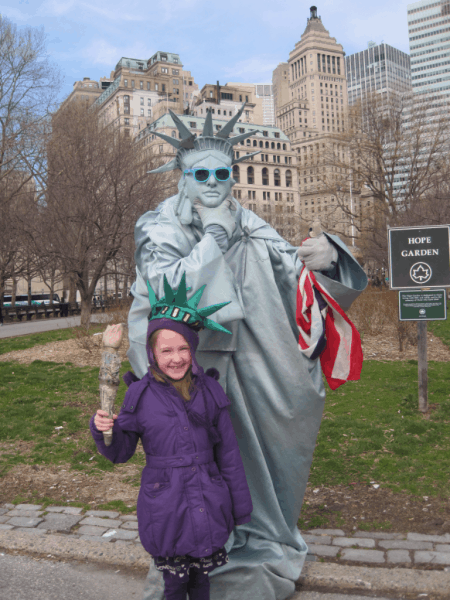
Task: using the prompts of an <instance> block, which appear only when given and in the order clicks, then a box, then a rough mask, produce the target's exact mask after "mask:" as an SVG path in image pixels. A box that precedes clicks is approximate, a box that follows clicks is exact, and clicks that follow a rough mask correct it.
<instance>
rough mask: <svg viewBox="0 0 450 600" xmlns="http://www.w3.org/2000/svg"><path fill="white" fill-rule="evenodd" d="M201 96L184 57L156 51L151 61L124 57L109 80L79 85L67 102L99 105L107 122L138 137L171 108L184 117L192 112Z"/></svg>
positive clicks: (87, 81) (84, 82)
mask: <svg viewBox="0 0 450 600" xmlns="http://www.w3.org/2000/svg"><path fill="white" fill-rule="evenodd" d="M197 96H198V85H197V84H196V83H195V81H194V78H193V77H192V75H191V72H190V71H185V70H184V69H183V64H182V62H181V58H180V56H179V55H178V54H174V53H172V52H156V53H155V54H154V55H153V56H152V57H151V58H149V59H148V60H141V59H135V58H126V57H122V58H121V59H120V60H119V62H118V63H117V65H116V67H115V69H114V71H112V72H111V75H110V77H109V78H101V79H100V81H98V82H96V81H91V80H87V78H84V79H83V81H81V82H75V84H74V89H73V91H72V93H71V94H70V95H69V96H68V98H67V99H66V100H65V102H71V101H74V100H75V101H78V102H79V101H83V102H86V105H87V106H91V105H93V106H96V107H98V108H99V110H100V115H101V117H102V118H103V119H104V121H105V123H114V124H115V125H116V126H118V127H122V128H123V130H124V131H125V133H126V134H127V135H131V136H135V135H136V134H137V133H138V132H139V131H140V130H141V129H143V128H144V127H146V126H147V124H148V123H150V122H152V121H153V120H155V119H157V118H159V117H160V116H161V115H163V114H165V113H167V112H168V109H169V108H170V109H172V110H173V111H174V112H176V113H180V114H181V113H183V112H185V111H189V110H192V108H193V106H194V105H195V103H196V101H197ZM85 98H89V100H88V101H86V100H85Z"/></svg>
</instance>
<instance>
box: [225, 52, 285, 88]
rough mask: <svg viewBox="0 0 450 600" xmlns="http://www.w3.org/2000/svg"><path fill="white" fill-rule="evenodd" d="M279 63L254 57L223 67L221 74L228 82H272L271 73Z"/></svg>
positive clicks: (261, 57)
mask: <svg viewBox="0 0 450 600" xmlns="http://www.w3.org/2000/svg"><path fill="white" fill-rule="evenodd" d="M279 62H280V61H279V60H277V59H274V58H272V57H271V58H268V57H264V56H254V57H251V58H246V59H245V60H241V61H238V62H237V63H235V64H234V65H233V66H228V67H224V68H223V69H222V73H223V74H224V77H226V78H228V79H229V81H236V80H241V81H244V82H251V83H264V82H271V81H272V72H273V70H274V69H275V68H276V67H277V65H278V63H279Z"/></svg>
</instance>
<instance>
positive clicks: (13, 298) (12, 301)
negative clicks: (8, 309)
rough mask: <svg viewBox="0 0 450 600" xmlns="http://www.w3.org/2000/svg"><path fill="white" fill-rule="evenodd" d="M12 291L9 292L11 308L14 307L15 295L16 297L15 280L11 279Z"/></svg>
mask: <svg viewBox="0 0 450 600" xmlns="http://www.w3.org/2000/svg"><path fill="white" fill-rule="evenodd" d="M12 281H13V284H12V291H11V306H15V305H16V295H17V279H16V278H15V277H13V280H12Z"/></svg>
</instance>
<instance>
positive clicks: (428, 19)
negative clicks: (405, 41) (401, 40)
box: [408, 0, 450, 99]
mask: <svg viewBox="0 0 450 600" xmlns="http://www.w3.org/2000/svg"><path fill="white" fill-rule="evenodd" d="M408 35H409V49H410V54H411V83H412V89H413V92H414V94H415V95H419V96H431V97H433V98H438V97H443V98H445V99H448V97H449V96H450V2H448V0H447V1H445V0H443V1H438V2H436V0H434V1H433V0H422V1H421V2H415V3H414V4H408Z"/></svg>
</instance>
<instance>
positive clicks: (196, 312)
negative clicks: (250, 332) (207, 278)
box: [147, 273, 231, 334]
mask: <svg viewBox="0 0 450 600" xmlns="http://www.w3.org/2000/svg"><path fill="white" fill-rule="evenodd" d="M205 287H206V284H205V285H202V287H201V288H199V289H198V290H197V291H196V292H195V293H194V295H193V296H192V297H191V298H190V299H189V300H188V299H187V288H186V273H183V277H182V278H181V282H180V285H179V286H178V289H177V290H172V288H171V287H170V285H169V282H168V281H167V277H166V276H165V275H164V297H163V298H161V300H158V299H157V298H156V295H155V292H154V291H153V290H152V288H151V286H150V283H149V282H148V281H147V288H148V296H149V300H150V309H151V312H150V314H149V317H148V320H149V321H153V320H155V319H162V318H165V319H171V320H172V321H178V322H180V323H185V324H186V325H188V326H189V327H191V328H192V329H194V330H195V331H199V330H200V329H204V328H205V327H206V329H212V330H213V331H222V332H224V333H229V334H231V331H228V329H225V327H222V325H219V324H218V323H216V322H215V321H212V320H211V319H208V318H207V317H209V315H212V314H213V313H215V312H216V311H218V310H220V309H221V308H222V307H224V306H226V305H227V304H230V302H221V303H220V304H213V305H211V306H206V307H205V308H197V307H198V303H199V302H200V299H201V297H202V294H203V290H204V289H205Z"/></svg>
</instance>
